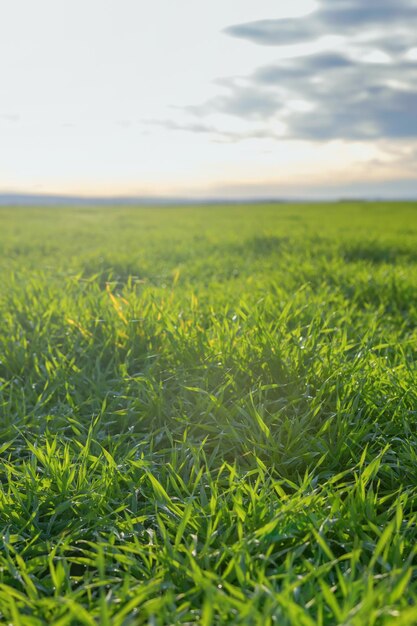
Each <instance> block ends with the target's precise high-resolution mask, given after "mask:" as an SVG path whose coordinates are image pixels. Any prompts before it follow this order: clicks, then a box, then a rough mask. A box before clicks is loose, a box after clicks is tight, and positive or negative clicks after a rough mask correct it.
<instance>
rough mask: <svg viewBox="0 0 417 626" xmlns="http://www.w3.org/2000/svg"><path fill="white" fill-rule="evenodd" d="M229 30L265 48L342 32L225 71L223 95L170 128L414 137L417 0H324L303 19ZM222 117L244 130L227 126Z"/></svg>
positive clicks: (223, 134) (216, 133)
mask: <svg viewBox="0 0 417 626" xmlns="http://www.w3.org/2000/svg"><path fill="white" fill-rule="evenodd" d="M226 33H227V34H228V35H231V36H233V37H239V38H243V39H246V40H248V41H251V42H254V43H257V44H260V45H268V46H282V45H288V44H295V43H305V42H309V41H310V42H311V41H315V40H317V39H320V38H322V37H324V36H326V35H338V36H339V38H338V40H337V45H336V43H334V40H331V41H332V43H329V44H328V46H327V48H326V47H325V48H324V51H323V50H322V51H321V52H315V53H311V54H309V55H305V56H298V57H293V58H285V59H282V60H280V61H278V62H274V63H270V64H267V65H263V66H261V67H258V68H257V69H256V70H255V71H254V72H252V73H251V74H248V75H246V76H239V77H233V76H232V77H229V78H219V79H218V80H217V81H216V83H217V85H218V89H219V92H218V94H217V95H214V97H211V98H209V99H208V100H206V101H205V102H202V103H200V104H197V105H192V106H188V107H183V108H182V110H181V114H182V115H184V114H185V116H186V118H187V116H188V119H186V120H185V121H182V122H181V123H177V122H169V123H168V122H165V123H164V124H165V128H167V129H171V130H182V131H186V132H192V133H206V134H211V135H212V137H213V138H214V140H221V141H242V140H246V139H254V138H257V139H264V138H265V139H267V138H268V139H282V138H285V139H289V138H294V139H304V140H313V141H316V140H317V141H331V140H333V139H343V140H353V141H355V140H370V141H371V140H372V141H374V140H380V139H389V140H392V139H400V140H404V139H412V138H415V137H417V52H416V50H417V45H416V44H417V37H416V33H417V0H319V4H318V8H317V10H315V11H313V12H312V13H310V14H308V15H306V16H304V17H300V18H293V19H265V20H261V21H256V22H249V23H246V24H237V25H235V26H230V27H228V28H227V29H226ZM326 45H327V44H326ZM330 45H332V46H333V48H329V46H330ZM320 46H321V49H322V48H323V46H322V44H320ZM316 49H317V48H316ZM287 52H288V51H287ZM224 116H227V117H229V118H230V117H234V118H236V120H237V122H238V124H239V125H240V126H243V128H240V129H239V132H230V126H231V124H230V121H229V120H228V119H227V117H226V118H225V117H224ZM213 121H214V122H215V124H214V125H213V123H212V122H213Z"/></svg>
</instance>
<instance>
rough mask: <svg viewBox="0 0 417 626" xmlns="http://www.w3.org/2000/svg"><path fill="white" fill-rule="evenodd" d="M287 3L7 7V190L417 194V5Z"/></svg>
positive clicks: (3, 63) (2, 156) (184, 0)
mask: <svg viewBox="0 0 417 626" xmlns="http://www.w3.org/2000/svg"><path fill="white" fill-rule="evenodd" d="M287 4H288V3H283V2H282V3H280V2H277V1H276V0H274V1H272V0H259V1H258V2H253V0H228V1H227V2H224V0H211V2H209V3H205V2H204V3H203V2H196V0H176V1H175V2H172V0H171V1H169V0H155V1H153V2H148V1H146V2H145V1H144V0H122V1H121V0H119V1H118V2H116V0H88V2H86V1H85V0H71V1H70V0H37V1H36V2H32V1H31V0H13V2H10V1H9V0H7V1H6V0H0V8H1V15H2V19H1V23H0V192H1V191H4V192H8V191H17V192H27V193H36V192H41V193H46V192H51V193H57V192H58V193H85V194H126V195H129V194H134V195H136V194H140V195H155V196H161V195H166V196H173V195H174V196H175V195H178V196H189V197H196V198H198V197H223V196H225V197H248V198H252V197H262V196H265V197H266V196H268V197H271V196H286V197H304V196H305V197H333V196H336V197H337V196H339V195H343V196H347V195H371V196H375V195H381V196H392V197H395V196H399V197H401V196H403V197H406V196H410V195H415V196H417V176H416V173H417V80H416V79H417V36H416V33H417V0H366V2H365V1H364V0H320V1H315V2H314V1H312V0H299V1H298V2H297V1H294V2H292V3H291V7H288V6H286V5H287ZM379 191H380V193H378V192H379Z"/></svg>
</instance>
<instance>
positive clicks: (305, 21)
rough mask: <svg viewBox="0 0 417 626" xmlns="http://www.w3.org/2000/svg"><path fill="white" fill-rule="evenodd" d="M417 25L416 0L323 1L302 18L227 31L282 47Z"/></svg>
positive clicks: (262, 22)
mask: <svg viewBox="0 0 417 626" xmlns="http://www.w3.org/2000/svg"><path fill="white" fill-rule="evenodd" d="M416 24H417V3H416V1H415V0H322V1H321V3H320V5H319V8H318V9H317V10H316V11H315V12H313V13H312V14H310V15H307V16H305V17H302V18H292V19H266V20H259V21H256V22H248V23H245V24H236V25H233V26H229V27H228V28H226V30H225V32H226V33H227V34H229V35H232V36H233V37H239V38H241V39H248V40H249V41H252V42H254V43H257V44H260V45H265V46H282V45H289V44H294V43H301V42H305V41H311V40H314V39H317V38H319V37H322V36H324V35H346V34H351V33H352V32H353V33H354V34H355V35H363V34H366V33H367V31H369V30H371V29H375V30H380V29H382V30H386V28H387V27H389V28H390V29H392V28H393V27H401V28H404V30H408V31H409V32H410V30H411V32H413V31H414V32H415V27H416Z"/></svg>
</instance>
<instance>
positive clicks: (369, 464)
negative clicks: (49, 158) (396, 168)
mask: <svg viewBox="0 0 417 626" xmlns="http://www.w3.org/2000/svg"><path fill="white" fill-rule="evenodd" d="M0 224H1V231H0V249H1V252H2V254H1V258H0V276H1V290H0V316H1V326H0V414H1V420H0V527H1V540H0V543H1V552H0V623H5V624H13V626H20V625H22V626H26V625H28V626H32V625H33V626H38V625H39V626H40V625H46V624H57V625H59V626H61V625H62V626H64V625H74V626H76V625H79V624H80V625H97V624H99V625H104V626H109V625H113V624H114V625H115V626H136V625H142V624H143V625H145V624H152V625H161V626H162V625H167V624H194V623H195V624H203V625H206V626H208V625H211V624H250V625H252V624H253V625H258V624H259V626H261V625H262V626H264V625H268V624H270V625H272V624H277V625H279V626H313V625H314V626H315V625H318V626H320V625H322V626H330V625H336V624H338V625H342V624H343V625H345V626H362V625H366V626H368V625H369V626H380V625H383V626H401V625H404V626H407V625H409V624H413V623H417V604H416V600H417V569H416V568H417V550H416V539H417V527H416V523H417V518H416V516H417V435H416V432H417V386H416V377H417V362H416V357H417V331H416V328H417V296H416V294H417V263H416V260H417V257H416V253H415V250H417V206H416V205H415V204H412V203H408V204H370V203H365V204H360V203H356V204H346V203H343V204H340V205H324V206H319V205H308V206H298V205H289V206H286V205H260V206H227V207H220V206H213V207H175V208H158V207H154V208H143V207H142V208H141V207H130V208H124V207H113V208H88V209H82V208H68V209H64V208H56V209H53V208H45V209H40V208H31V209H25V208H14V209H12V208H10V209H7V208H5V209H1V210H0Z"/></svg>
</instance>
